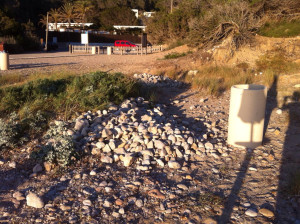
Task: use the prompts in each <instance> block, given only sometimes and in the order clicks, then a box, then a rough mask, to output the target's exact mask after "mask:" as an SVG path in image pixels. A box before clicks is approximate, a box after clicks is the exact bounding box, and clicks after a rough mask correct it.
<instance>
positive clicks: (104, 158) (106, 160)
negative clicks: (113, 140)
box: [101, 156, 113, 163]
mask: <svg viewBox="0 0 300 224" xmlns="http://www.w3.org/2000/svg"><path fill="white" fill-rule="evenodd" d="M101 162H102V163H113V159H112V158H111V157H109V156H101Z"/></svg>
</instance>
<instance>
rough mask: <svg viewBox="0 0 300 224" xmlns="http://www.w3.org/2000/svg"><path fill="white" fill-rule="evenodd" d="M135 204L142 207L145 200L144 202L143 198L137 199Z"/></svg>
mask: <svg viewBox="0 0 300 224" xmlns="http://www.w3.org/2000/svg"><path fill="white" fill-rule="evenodd" d="M135 205H136V206H137V207H139V208H141V207H143V206H144V202H143V200H142V199H138V200H136V202H135Z"/></svg>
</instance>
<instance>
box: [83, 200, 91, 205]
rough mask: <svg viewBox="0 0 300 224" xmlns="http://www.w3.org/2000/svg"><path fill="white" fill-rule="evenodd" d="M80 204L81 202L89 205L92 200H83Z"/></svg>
mask: <svg viewBox="0 0 300 224" xmlns="http://www.w3.org/2000/svg"><path fill="white" fill-rule="evenodd" d="M82 204H83V205H86V206H91V205H92V202H91V200H84V201H83V202H82Z"/></svg>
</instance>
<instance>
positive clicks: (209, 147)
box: [204, 142, 214, 149]
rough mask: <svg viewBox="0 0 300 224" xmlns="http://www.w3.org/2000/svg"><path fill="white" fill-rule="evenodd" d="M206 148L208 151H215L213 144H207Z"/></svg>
mask: <svg viewBox="0 0 300 224" xmlns="http://www.w3.org/2000/svg"><path fill="white" fill-rule="evenodd" d="M204 146H205V148H206V149H214V145H213V144H211V143H210V142H206V143H205V145H204Z"/></svg>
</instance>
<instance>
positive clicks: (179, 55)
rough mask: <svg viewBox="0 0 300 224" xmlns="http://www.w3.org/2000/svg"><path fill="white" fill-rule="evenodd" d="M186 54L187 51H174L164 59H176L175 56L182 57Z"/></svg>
mask: <svg viewBox="0 0 300 224" xmlns="http://www.w3.org/2000/svg"><path fill="white" fill-rule="evenodd" d="M184 56H186V53H177V52H173V53H169V54H167V55H165V57H164V59H175V58H180V57H184Z"/></svg>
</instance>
